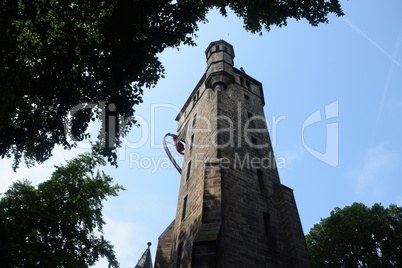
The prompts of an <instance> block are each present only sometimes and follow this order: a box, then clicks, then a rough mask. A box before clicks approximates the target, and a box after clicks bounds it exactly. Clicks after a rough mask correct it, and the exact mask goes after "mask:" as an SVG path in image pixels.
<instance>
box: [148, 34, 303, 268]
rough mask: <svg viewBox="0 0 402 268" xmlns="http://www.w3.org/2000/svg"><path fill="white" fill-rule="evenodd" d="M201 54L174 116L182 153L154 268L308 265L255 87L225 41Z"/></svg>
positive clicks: (293, 206)
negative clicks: (203, 66)
mask: <svg viewBox="0 0 402 268" xmlns="http://www.w3.org/2000/svg"><path fill="white" fill-rule="evenodd" d="M206 56H207V71H206V74H205V75H204V76H203V77H202V78H201V80H200V82H199V83H198V85H197V86H196V88H195V89H194V90H193V92H192V93H191V95H190V97H189V99H188V100H187V102H186V103H185V105H184V106H183V108H182V110H181V112H180V114H179V115H178V116H177V118H176V119H177V120H178V134H179V137H180V138H181V139H183V140H184V141H185V142H186V152H185V157H184V165H183V172H182V176H181V184H180V190H179V198H178V205H177V212H176V218H175V220H174V222H173V223H172V224H171V226H169V227H168V229H167V230H166V231H165V232H164V233H163V234H162V235H161V237H160V238H159V243H160V246H159V245H158V252H157V259H156V261H155V266H156V267H158V265H159V267H258V268H260V267H310V262H309V256H308V254H307V248H306V244H305V241H304V235H303V231H302V227H301V224H300V219H299V215H298V212H297V207H296V203H295V200H294V197H293V192H292V190H291V189H289V188H288V187H286V186H283V185H282V184H281V183H280V180H279V175H278V171H277V168H276V164H275V157H274V154H273V150H272V145H271V141H270V137H269V133H268V129H267V125H266V120H265V116H264V112H263V106H264V103H265V102H264V95H263V91H262V85H261V83H260V82H258V81H257V80H255V79H254V78H252V77H250V76H248V75H247V74H245V73H244V72H242V71H240V70H238V69H236V68H234V67H233V58H234V51H233V47H232V46H231V45H230V44H228V43H226V42H225V41H222V40H221V41H217V42H213V43H211V45H210V46H209V47H208V48H207V50H206ZM183 206H186V207H185V208H184V207H183ZM169 243H170V247H169V246H168V245H169ZM168 248H169V249H168ZM159 260H163V261H164V263H163V265H162V263H160V262H159ZM164 265H165V266H164ZM166 265H168V266H166Z"/></svg>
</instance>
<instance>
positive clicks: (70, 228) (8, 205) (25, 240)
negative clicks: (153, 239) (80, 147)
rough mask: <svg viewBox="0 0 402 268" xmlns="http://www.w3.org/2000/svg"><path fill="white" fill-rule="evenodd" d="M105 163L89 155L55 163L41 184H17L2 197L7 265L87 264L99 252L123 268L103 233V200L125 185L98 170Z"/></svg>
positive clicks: (0, 246)
mask: <svg viewBox="0 0 402 268" xmlns="http://www.w3.org/2000/svg"><path fill="white" fill-rule="evenodd" d="M104 164H105V161H104V160H103V159H102V158H100V157H99V156H97V155H90V154H84V155H81V156H79V157H78V158H76V159H74V160H71V161H68V162H67V165H65V166H60V167H56V171H55V172H54V173H53V174H52V176H51V178H50V179H49V180H47V181H45V182H43V183H41V184H39V186H38V187H37V188H36V187H34V186H32V185H31V184H30V182H28V181H26V180H24V181H19V182H16V183H14V184H13V185H12V186H11V188H10V189H9V190H8V191H7V192H6V193H5V194H4V196H2V198H1V199H0V237H1V240H0V251H1V255H2V260H1V263H2V267H88V266H92V265H93V264H95V262H96V261H97V260H98V259H99V257H100V256H103V257H106V258H107V259H108V261H109V267H118V262H117V260H116V257H115V254H114V251H113V246H112V245H111V244H110V243H109V242H108V241H106V240H105V239H104V238H103V236H100V237H97V236H96V235H95V231H96V230H98V231H99V232H102V227H103V224H104V221H103V217H102V201H103V200H105V199H106V198H107V197H108V196H116V195H117V192H118V191H119V190H124V189H123V187H122V186H120V185H117V184H116V185H112V178H111V177H109V176H108V175H106V174H104V173H103V172H101V171H98V170H96V168H97V166H98V165H104Z"/></svg>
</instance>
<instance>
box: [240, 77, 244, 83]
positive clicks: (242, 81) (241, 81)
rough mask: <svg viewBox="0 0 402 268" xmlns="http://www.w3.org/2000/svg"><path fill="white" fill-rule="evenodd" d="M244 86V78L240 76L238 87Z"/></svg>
mask: <svg viewBox="0 0 402 268" xmlns="http://www.w3.org/2000/svg"><path fill="white" fill-rule="evenodd" d="M243 84H244V78H243V77H241V76H240V85H243Z"/></svg>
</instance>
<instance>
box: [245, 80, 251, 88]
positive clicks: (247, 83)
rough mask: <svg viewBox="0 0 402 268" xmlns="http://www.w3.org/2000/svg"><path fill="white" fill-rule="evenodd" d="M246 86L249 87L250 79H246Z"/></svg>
mask: <svg viewBox="0 0 402 268" xmlns="http://www.w3.org/2000/svg"><path fill="white" fill-rule="evenodd" d="M246 86H247V88H249V87H250V81H248V80H246Z"/></svg>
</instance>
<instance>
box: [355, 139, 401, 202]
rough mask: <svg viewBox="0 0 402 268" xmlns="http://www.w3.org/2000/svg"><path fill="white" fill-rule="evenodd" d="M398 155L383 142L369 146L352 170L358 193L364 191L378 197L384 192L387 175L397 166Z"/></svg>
mask: <svg viewBox="0 0 402 268" xmlns="http://www.w3.org/2000/svg"><path fill="white" fill-rule="evenodd" d="M398 159H399V155H398V154H397V153H395V152H392V151H391V150H389V149H388V148H386V147H385V146H384V145H383V144H380V145H378V146H376V147H372V148H369V149H368V150H367V151H366V153H365V156H364V158H363V161H362V163H361V164H360V165H358V166H357V167H356V168H355V169H354V170H353V171H352V172H351V176H352V178H353V180H354V182H355V186H356V191H357V193H358V194H361V193H363V192H366V193H368V194H373V195H374V196H375V197H377V198H378V197H380V196H381V195H383V194H384V193H385V187H386V185H387V182H386V181H387V179H388V175H389V174H390V173H391V172H392V171H393V170H394V169H395V168H397V167H398V162H399V161H398Z"/></svg>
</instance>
